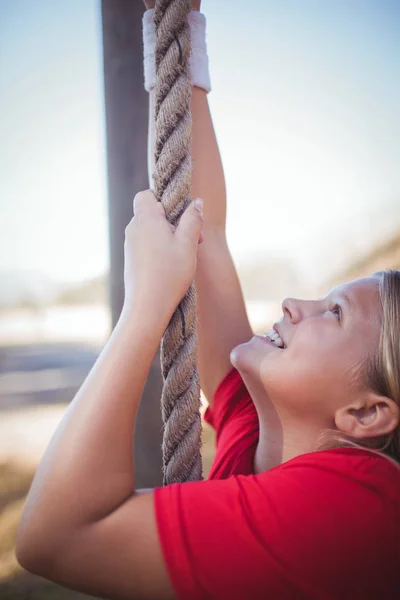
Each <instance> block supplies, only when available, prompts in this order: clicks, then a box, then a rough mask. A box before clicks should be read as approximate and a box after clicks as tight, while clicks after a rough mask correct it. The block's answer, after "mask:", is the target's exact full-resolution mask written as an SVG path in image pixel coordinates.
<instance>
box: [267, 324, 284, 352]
mask: <svg viewBox="0 0 400 600" xmlns="http://www.w3.org/2000/svg"><path fill="white" fill-rule="evenodd" d="M263 337H265V338H266V339H267V340H269V341H270V342H271V343H272V344H274V346H276V347H277V348H280V349H281V350H284V349H285V348H286V344H285V342H284V341H283V339H282V338H281V337H280V335H279V333H278V332H277V331H276V330H275V329H269V330H268V331H267V332H266V333H265V335H264V336H263Z"/></svg>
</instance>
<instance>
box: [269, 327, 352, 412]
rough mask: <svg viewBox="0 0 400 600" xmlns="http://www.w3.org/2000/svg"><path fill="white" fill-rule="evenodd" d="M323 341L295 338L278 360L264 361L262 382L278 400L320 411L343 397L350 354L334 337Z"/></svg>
mask: <svg viewBox="0 0 400 600" xmlns="http://www.w3.org/2000/svg"><path fill="white" fill-rule="evenodd" d="M319 342H320V343H319V344H318V345H317V344H316V340H315V339H313V338H312V336H310V337H309V338H308V340H307V339H302V340H300V339H298V340H295V341H294V343H293V345H292V346H291V347H289V348H287V349H286V350H284V351H283V352H282V353H281V354H280V356H279V357H277V358H276V360H274V361H267V360H265V361H263V362H262V364H261V369H260V377H261V380H262V383H263V385H264V388H265V389H266V390H267V391H268V394H269V395H270V397H271V398H273V399H274V400H275V401H276V402H278V403H284V404H285V405H286V406H289V405H293V406H294V407H297V408H299V407H300V406H303V407H307V408H308V409H312V410H315V409H316V408H317V407H318V409H319V410H320V409H321V408H328V407H329V406H331V404H332V401H334V399H335V398H338V397H340V395H341V393H342V388H343V384H344V380H343V372H344V370H346V365H347V364H348V357H347V354H346V352H345V351H344V349H343V347H342V345H340V344H338V343H337V342H336V343H333V340H332V339H330V340H322V339H321V338H320V339H319Z"/></svg>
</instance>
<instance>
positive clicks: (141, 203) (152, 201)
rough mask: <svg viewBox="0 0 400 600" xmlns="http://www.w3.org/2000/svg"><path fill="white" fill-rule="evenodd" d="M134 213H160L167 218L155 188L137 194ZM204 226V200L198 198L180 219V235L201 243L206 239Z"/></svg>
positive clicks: (134, 201)
mask: <svg viewBox="0 0 400 600" xmlns="http://www.w3.org/2000/svg"><path fill="white" fill-rule="evenodd" d="M133 213H134V215H144V214H148V215H151V214H153V215H154V214H160V215H162V216H163V217H164V218H166V215H165V209H164V207H163V205H162V204H161V202H158V200H157V198H156V197H155V194H154V192H153V190H144V191H143V192H138V193H137V194H136V196H135V198H134V200H133ZM202 228H203V201H202V200H200V198H197V199H196V200H194V201H193V202H191V203H190V204H189V206H188V207H187V209H186V210H185V212H184V213H183V215H182V217H181V219H180V222H179V226H178V230H179V229H180V230H181V233H180V234H179V236H180V237H182V238H183V239H186V240H191V241H194V242H196V243H199V244H201V242H202V241H203V240H204V235H203V232H202ZM171 229H172V230H173V231H175V227H173V226H172V225H171Z"/></svg>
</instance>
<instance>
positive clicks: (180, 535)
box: [154, 369, 400, 600]
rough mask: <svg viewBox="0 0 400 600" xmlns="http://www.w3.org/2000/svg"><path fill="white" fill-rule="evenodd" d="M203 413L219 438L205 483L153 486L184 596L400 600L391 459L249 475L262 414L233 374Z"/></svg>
mask: <svg viewBox="0 0 400 600" xmlns="http://www.w3.org/2000/svg"><path fill="white" fill-rule="evenodd" d="M205 418H206V420H207V421H208V422H209V423H210V424H212V425H213V426H214V427H215V429H216V433H217V451H216V456H215V460H214V463H213V466H212V469H211V473H210V476H209V479H208V480H207V481H200V482H191V483H184V484H173V485H169V486H166V487H164V488H156V489H155V492H154V494H155V496H154V497H155V510H156V518H157V524H158V530H159V536H160V541H161V546H162V550H163V555H164V559H165V562H166V565H167V569H168V572H169V576H170V578H171V582H172V585H173V588H174V590H175V592H176V594H177V597H178V598H179V599H190V600H205V599H206V598H207V599H215V600H217V599H218V600H225V599H226V600H228V599H229V600H239V599H240V600H247V599H249V600H250V599H251V600H258V599H266V600H281V599H283V600H328V599H329V600H338V599H340V600H372V599H374V600H397V599H400V471H398V470H397V468H396V466H394V465H392V464H391V463H390V462H389V461H388V460H387V459H385V458H384V457H380V456H377V455H374V454H372V453H371V452H368V451H367V450H357V449H350V448H345V449H335V450H329V451H323V452H313V453H310V454H303V455H301V456H298V457H296V458H294V459H292V460H289V461H287V462H286V463H284V464H282V465H279V466H277V467H275V468H273V469H270V470H269V471H266V472H264V473H260V474H258V475H254V473H253V459H254V453H255V449H256V445H257V440H258V431H259V430H258V418H257V413H256V410H255V408H254V405H253V403H252V400H251V398H250V396H249V394H248V392H247V390H246V388H245V386H244V383H243V381H242V379H241V377H240V375H239V373H238V372H237V371H236V370H235V369H232V370H231V371H230V373H229V374H228V375H227V376H226V378H225V379H224V380H223V381H222V382H221V384H220V385H219V387H218V390H217V391H216V394H215V398H214V403H213V407H212V409H207V412H206V416H205Z"/></svg>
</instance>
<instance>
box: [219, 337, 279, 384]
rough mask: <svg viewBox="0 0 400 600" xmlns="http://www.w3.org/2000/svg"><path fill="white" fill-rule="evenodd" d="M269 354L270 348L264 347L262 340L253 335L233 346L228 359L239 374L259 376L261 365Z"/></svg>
mask: <svg viewBox="0 0 400 600" xmlns="http://www.w3.org/2000/svg"><path fill="white" fill-rule="evenodd" d="M273 350H274V349H273V348H272V351H273ZM270 354H271V348H268V347H266V346H265V342H264V341H263V340H261V339H260V338H259V337H257V336H254V337H252V338H251V339H250V340H249V341H248V342H245V343H244V344H239V346H235V348H233V350H232V351H231V354H230V359H231V363H232V365H233V366H234V367H235V369H237V370H238V371H239V373H240V374H241V375H253V376H255V377H257V378H259V377H260V372H261V370H262V365H263V363H264V362H265V360H266V359H268V356H269V355H270Z"/></svg>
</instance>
